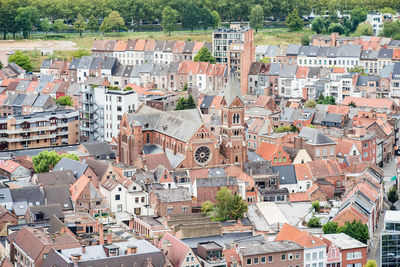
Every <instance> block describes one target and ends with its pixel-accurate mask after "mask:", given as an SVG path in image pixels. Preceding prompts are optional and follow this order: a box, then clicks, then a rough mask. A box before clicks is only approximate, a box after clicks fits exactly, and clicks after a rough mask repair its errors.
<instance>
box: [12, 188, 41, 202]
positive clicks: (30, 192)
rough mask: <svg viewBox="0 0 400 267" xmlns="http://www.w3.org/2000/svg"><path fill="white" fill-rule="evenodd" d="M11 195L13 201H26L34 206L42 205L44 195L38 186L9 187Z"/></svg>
mask: <svg viewBox="0 0 400 267" xmlns="http://www.w3.org/2000/svg"><path fill="white" fill-rule="evenodd" d="M10 193H11V197H12V199H13V201H14V202H21V201H26V202H28V204H29V205H30V204H32V205H35V206H38V205H44V204H45V199H44V195H43V194H42V192H41V191H40V188H39V186H29V187H21V188H13V189H10Z"/></svg>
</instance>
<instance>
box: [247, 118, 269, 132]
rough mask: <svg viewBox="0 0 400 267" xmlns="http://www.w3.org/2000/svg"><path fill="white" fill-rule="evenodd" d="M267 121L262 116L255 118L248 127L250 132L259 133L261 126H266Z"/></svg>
mask: <svg viewBox="0 0 400 267" xmlns="http://www.w3.org/2000/svg"><path fill="white" fill-rule="evenodd" d="M264 123H265V121H264V120H263V119H261V118H255V119H254V120H253V121H252V122H251V124H250V125H249V128H248V129H247V131H248V132H249V133H253V134H258V132H259V131H260V129H261V127H263V126H264Z"/></svg>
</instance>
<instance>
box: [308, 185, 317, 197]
mask: <svg viewBox="0 0 400 267" xmlns="http://www.w3.org/2000/svg"><path fill="white" fill-rule="evenodd" d="M318 188H319V187H318V185H317V184H313V185H312V186H310V188H308V189H307V193H308V194H310V195H311V194H312V193H314V191H315V190H317V189H318Z"/></svg>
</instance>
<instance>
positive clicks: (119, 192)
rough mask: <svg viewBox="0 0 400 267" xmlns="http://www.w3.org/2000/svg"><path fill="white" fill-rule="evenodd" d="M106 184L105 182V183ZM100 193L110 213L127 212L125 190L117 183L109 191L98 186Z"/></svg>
mask: <svg viewBox="0 0 400 267" xmlns="http://www.w3.org/2000/svg"><path fill="white" fill-rule="evenodd" d="M106 183H107V182H106ZM100 192H101V193H102V195H103V196H104V202H105V203H106V206H107V208H108V209H109V210H110V212H113V213H115V212H125V211H126V210H127V201H126V195H127V194H126V192H127V190H126V188H125V187H124V186H122V185H121V184H119V183H118V185H117V186H116V187H114V188H113V189H112V190H111V191H109V190H108V189H106V188H104V187H103V185H100Z"/></svg>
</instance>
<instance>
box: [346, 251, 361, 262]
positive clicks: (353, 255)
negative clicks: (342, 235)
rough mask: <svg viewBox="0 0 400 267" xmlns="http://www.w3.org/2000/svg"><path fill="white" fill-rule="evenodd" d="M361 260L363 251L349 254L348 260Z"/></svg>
mask: <svg viewBox="0 0 400 267" xmlns="http://www.w3.org/2000/svg"><path fill="white" fill-rule="evenodd" d="M361 258H362V253H361V251H354V252H349V253H347V260H356V259H361Z"/></svg>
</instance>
